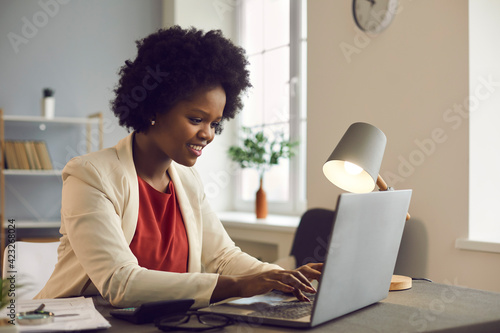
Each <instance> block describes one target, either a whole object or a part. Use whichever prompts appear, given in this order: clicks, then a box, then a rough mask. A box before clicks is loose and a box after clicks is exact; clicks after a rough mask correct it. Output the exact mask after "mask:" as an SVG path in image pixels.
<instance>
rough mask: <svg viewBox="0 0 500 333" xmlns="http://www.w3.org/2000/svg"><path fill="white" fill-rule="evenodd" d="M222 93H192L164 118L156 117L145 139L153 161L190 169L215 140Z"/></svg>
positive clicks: (216, 89)
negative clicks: (153, 154) (170, 160)
mask: <svg viewBox="0 0 500 333" xmlns="http://www.w3.org/2000/svg"><path fill="white" fill-rule="evenodd" d="M225 105H226V93H225V92H224V89H223V88H222V86H220V85H219V86H216V87H210V88H202V89H198V90H196V91H195V92H194V93H193V95H192V96H191V98H190V99H187V100H181V101H179V102H177V104H175V105H174V107H173V108H172V109H170V110H169V111H168V112H166V113H164V114H158V115H157V116H156V119H155V125H153V126H150V127H149V129H148V131H147V133H146V136H147V138H148V141H149V144H150V145H152V147H150V148H152V150H153V151H154V152H155V154H158V155H157V158H159V159H160V160H163V161H165V160H166V159H172V160H174V161H175V162H177V163H179V164H182V165H185V166H193V165H194V164H195V163H196V160H197V158H198V157H200V156H201V154H202V150H203V148H204V147H205V146H206V145H208V144H209V143H210V142H212V140H213V139H214V137H215V128H216V126H217V125H218V123H219V122H220V121H221V119H222V113H223V111H224V106H225Z"/></svg>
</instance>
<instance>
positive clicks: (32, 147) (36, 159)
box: [27, 141, 42, 170]
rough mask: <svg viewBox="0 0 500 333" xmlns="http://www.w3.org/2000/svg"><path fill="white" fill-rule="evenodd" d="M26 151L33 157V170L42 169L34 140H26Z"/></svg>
mask: <svg viewBox="0 0 500 333" xmlns="http://www.w3.org/2000/svg"><path fill="white" fill-rule="evenodd" d="M27 145H28V147H29V148H28V151H29V152H30V153H31V155H32V157H33V164H34V166H35V170H42V164H41V163H40V158H39V157H38V154H37V152H36V148H35V142H34V141H28V143H27Z"/></svg>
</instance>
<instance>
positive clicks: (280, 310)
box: [251, 301, 313, 319]
mask: <svg viewBox="0 0 500 333" xmlns="http://www.w3.org/2000/svg"><path fill="white" fill-rule="evenodd" d="M312 305H313V302H299V301H293V302H282V303H277V304H265V305H261V306H259V310H258V311H254V312H252V313H251V315H252V316H258V317H271V318H283V319H298V318H302V317H305V316H308V315H310V314H311V311H312Z"/></svg>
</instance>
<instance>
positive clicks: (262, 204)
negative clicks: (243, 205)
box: [255, 177, 267, 219]
mask: <svg viewBox="0 0 500 333" xmlns="http://www.w3.org/2000/svg"><path fill="white" fill-rule="evenodd" d="M262 179H263V177H260V186H259V189H258V191H257V193H256V194H255V214H256V215H257V218H258V219H265V218H266V217H267V198H266V191H264V188H263V186H262Z"/></svg>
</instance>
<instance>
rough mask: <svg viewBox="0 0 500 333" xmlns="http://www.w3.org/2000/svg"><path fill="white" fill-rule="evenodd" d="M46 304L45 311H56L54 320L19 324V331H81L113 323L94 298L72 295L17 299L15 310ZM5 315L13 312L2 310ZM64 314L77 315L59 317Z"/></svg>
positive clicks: (28, 309) (20, 310)
mask: <svg viewBox="0 0 500 333" xmlns="http://www.w3.org/2000/svg"><path fill="white" fill-rule="evenodd" d="M42 303H43V304H45V307H44V308H43V310H44V311H50V312H52V313H54V315H55V317H54V322H52V323H48V324H42V325H19V324H17V323H16V326H17V328H18V329H19V332H60V331H80V330H89V329H103V328H109V327H111V324H110V323H109V322H108V321H107V320H106V319H105V318H104V317H103V316H102V315H101V314H100V313H99V312H98V311H97V310H96V308H95V306H94V302H93V301H92V298H85V297H71V298H56V299H37V300H16V302H15V303H13V304H14V305H15V312H16V313H19V312H26V311H33V310H35V309H36V308H38V307H39V306H40V304H42ZM1 313H2V315H3V316H5V315H7V316H8V315H9V314H10V313H11V311H10V309H9V308H8V307H7V308H4V309H2V310H1ZM63 314H76V315H75V316H67V317H58V315H63Z"/></svg>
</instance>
